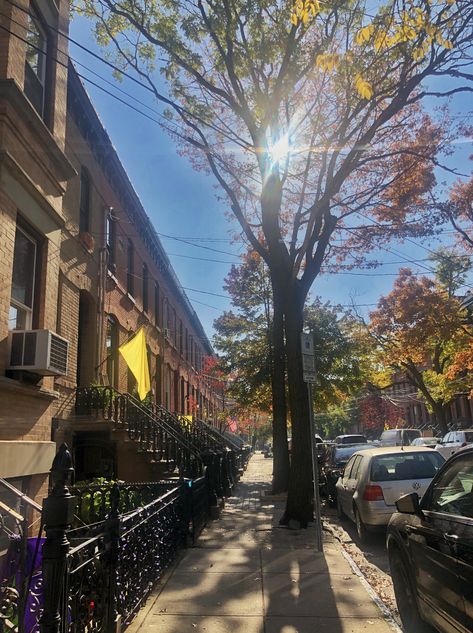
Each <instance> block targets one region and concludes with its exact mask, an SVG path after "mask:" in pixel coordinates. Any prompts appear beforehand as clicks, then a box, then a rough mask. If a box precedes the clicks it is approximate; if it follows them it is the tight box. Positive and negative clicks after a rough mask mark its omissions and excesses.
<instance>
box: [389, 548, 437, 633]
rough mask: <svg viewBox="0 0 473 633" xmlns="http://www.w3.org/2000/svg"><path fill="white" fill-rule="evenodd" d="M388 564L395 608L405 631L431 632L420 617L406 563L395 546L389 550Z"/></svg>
mask: <svg viewBox="0 0 473 633" xmlns="http://www.w3.org/2000/svg"><path fill="white" fill-rule="evenodd" d="M389 566H390V568H391V577H392V581H393V587H394V595H395V596H396V603H397V608H398V611H399V616H400V618H401V622H402V626H403V630H404V632H405V633H433V631H434V629H433V628H432V627H431V626H429V625H428V624H427V623H426V622H424V620H423V619H422V617H421V615H420V613H419V607H418V606H417V600H416V596H415V592H414V590H413V587H412V581H411V578H410V576H409V572H408V571H407V569H406V565H405V563H404V561H403V560H402V558H401V554H400V553H399V550H398V549H397V548H396V549H394V550H390V551H389Z"/></svg>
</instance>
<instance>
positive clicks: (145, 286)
mask: <svg viewBox="0 0 473 633" xmlns="http://www.w3.org/2000/svg"><path fill="white" fill-rule="evenodd" d="M141 282H142V288H141V293H142V296H141V300H142V303H143V312H148V311H149V269H148V264H147V263H146V262H143V266H142V280H141Z"/></svg>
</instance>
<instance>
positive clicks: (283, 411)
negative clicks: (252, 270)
mask: <svg viewBox="0 0 473 633" xmlns="http://www.w3.org/2000/svg"><path fill="white" fill-rule="evenodd" d="M271 334H272V363H271V383H272V404H273V460H274V461H273V493H274V494H277V493H279V492H284V491H286V490H287V488H288V484H289V452H288V446H287V406H286V377H285V374H286V353H285V344H284V314H283V308H282V301H281V297H280V293H279V292H278V290H277V288H275V287H274V284H273V324H272V332H271Z"/></svg>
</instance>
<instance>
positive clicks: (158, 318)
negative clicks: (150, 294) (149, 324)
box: [154, 281, 161, 325]
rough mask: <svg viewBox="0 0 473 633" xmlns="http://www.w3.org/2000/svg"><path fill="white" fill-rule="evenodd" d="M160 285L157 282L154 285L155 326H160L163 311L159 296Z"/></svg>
mask: <svg viewBox="0 0 473 633" xmlns="http://www.w3.org/2000/svg"><path fill="white" fill-rule="evenodd" d="M159 294H160V293H159V284H158V282H157V281H156V282H155V284H154V324H155V325H159V324H160V322H161V311H160V308H159V304H160V301H161V299H160V296H159Z"/></svg>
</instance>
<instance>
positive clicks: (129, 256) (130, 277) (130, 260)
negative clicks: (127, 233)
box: [126, 238, 135, 297]
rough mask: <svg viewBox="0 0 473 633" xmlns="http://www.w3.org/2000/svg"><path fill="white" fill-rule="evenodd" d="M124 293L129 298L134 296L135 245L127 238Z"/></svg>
mask: <svg viewBox="0 0 473 633" xmlns="http://www.w3.org/2000/svg"><path fill="white" fill-rule="evenodd" d="M126 291H127V293H128V294H129V295H130V296H131V297H134V296H135V245H134V244H133V242H132V241H131V239H130V238H128V242H127V250H126Z"/></svg>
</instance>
